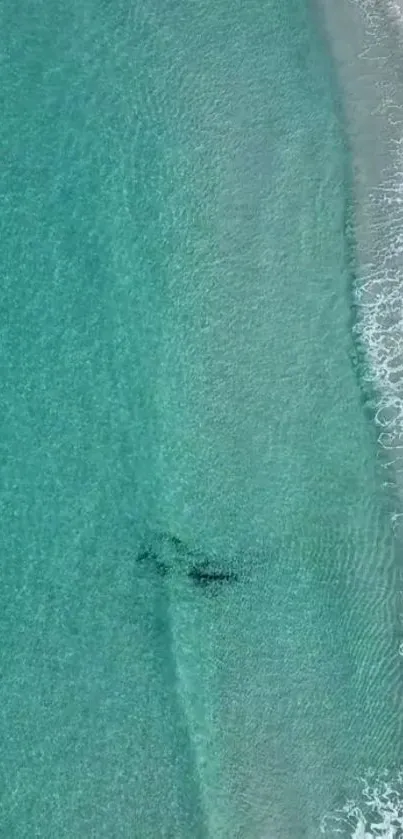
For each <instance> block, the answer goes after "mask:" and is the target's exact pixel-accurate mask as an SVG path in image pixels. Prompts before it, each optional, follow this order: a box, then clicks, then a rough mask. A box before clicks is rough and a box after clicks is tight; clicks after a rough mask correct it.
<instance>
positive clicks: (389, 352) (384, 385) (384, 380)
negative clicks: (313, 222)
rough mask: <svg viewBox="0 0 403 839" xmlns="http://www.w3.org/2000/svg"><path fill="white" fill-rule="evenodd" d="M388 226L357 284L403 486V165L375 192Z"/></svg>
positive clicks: (374, 378)
mask: <svg viewBox="0 0 403 839" xmlns="http://www.w3.org/2000/svg"><path fill="white" fill-rule="evenodd" d="M373 200H374V201H377V203H378V205H383V206H380V215H381V218H382V217H383V218H385V216H386V217H388V229H387V230H385V231H384V236H382V237H381V240H383V241H384V248H385V250H384V252H383V253H382V252H380V253H379V254H378V256H379V262H378V264H376V265H374V264H372V265H370V266H367V270H366V276H364V277H363V278H362V279H361V282H360V283H359V285H358V286H357V288H356V296H357V304H358V313H359V314H358V320H357V324H356V326H355V331H356V333H357V335H358V337H359V340H360V341H361V342H362V344H363V346H364V348H365V352H366V355H367V358H368V361H369V367H370V373H369V378H370V379H371V382H372V384H373V385H374V388H375V392H376V394H377V405H376V414H375V420H376V423H377V426H378V428H379V435H378V440H379V444H380V446H381V448H382V450H383V452H384V454H385V457H384V459H383V460H384V465H385V466H386V467H389V468H391V469H392V470H393V474H394V479H395V481H396V483H397V486H398V488H399V489H402V490H403V167H402V174H401V181H398V182H396V181H395V183H394V184H392V185H389V186H388V185H385V188H384V189H383V190H382V194H381V195H378V196H373Z"/></svg>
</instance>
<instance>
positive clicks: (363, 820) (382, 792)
mask: <svg viewBox="0 0 403 839" xmlns="http://www.w3.org/2000/svg"><path fill="white" fill-rule="evenodd" d="M361 783H362V789H361V794H360V796H359V798H358V800H352V801H346V803H345V804H344V806H342V807H341V808H340V809H339V810H336V811H335V812H334V813H330V814H327V815H326V816H325V817H324V818H323V819H322V823H321V827H320V829H321V833H322V835H323V836H325V837H326V839H331V837H334V836H338V837H345V839H402V837H403V773H398V774H397V775H396V776H395V777H394V778H393V777H390V776H389V775H388V774H387V773H386V772H385V774H384V776H383V777H382V778H374V777H371V775H369V777H367V778H366V779H365V778H363V779H362V780H361Z"/></svg>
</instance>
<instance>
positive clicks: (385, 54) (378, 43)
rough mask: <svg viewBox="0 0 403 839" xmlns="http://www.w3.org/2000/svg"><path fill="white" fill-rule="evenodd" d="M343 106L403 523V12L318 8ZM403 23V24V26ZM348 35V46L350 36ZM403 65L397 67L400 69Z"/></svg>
mask: <svg viewBox="0 0 403 839" xmlns="http://www.w3.org/2000/svg"><path fill="white" fill-rule="evenodd" d="M316 6H317V10H318V15H319V19H320V22H321V26H322V27H323V30H324V35H325V38H326V40H327V42H328V46H329V49H330V52H331V55H332V58H333V61H334V65H335V70H336V74H337V77H338V82H339V88H340V91H341V94H342V98H343V111H344V114H345V120H346V130H347V134H348V141H349V144H350V149H351V153H352V170H353V171H352V175H353V188H354V216H355V242H356V253H357V263H358V265H357V269H358V270H357V276H356V278H355V289H354V297H355V307H356V313H357V320H356V323H355V325H354V329H353V332H354V338H355V340H356V341H357V342H358V343H359V344H361V346H362V348H363V352H364V354H365V358H366V367H367V368H368V370H369V375H368V378H369V380H370V381H369V384H370V387H371V389H372V391H373V394H374V396H375V400H374V401H375V404H374V406H373V412H372V413H373V417H374V421H375V424H376V426H377V437H378V444H379V457H380V461H381V464H382V466H383V467H384V468H385V487H387V488H388V491H389V493H391V494H392V496H393V501H392V503H393V506H394V509H393V512H392V521H393V523H394V525H395V526H396V531H397V533H398V534H399V536H400V538H402V536H403V534H402V532H401V527H400V525H401V520H403V448H402V445H403V343H402V338H401V332H402V323H403V309H402V304H401V300H403V237H402V234H401V230H402V229H403V209H402V208H403V203H402V201H403V145H402V142H401V136H402V132H403V84H402V79H403V63H402V67H401V68H399V63H398V62H399V52H398V47H399V37H398V36H399V35H400V36H401V38H402V40H403V28H402V29H399V28H397V21H396V18H398V19H399V20H400V24H401V25H402V26H403V9H402V8H401V6H400V5H397V3H396V2H393V3H391V4H388V7H387V6H384V7H383V14H382V12H381V10H380V9H379V6H378V5H376V6H375V4H374V3H373V0H368V2H366V3H365V2H360V3H359V2H352V0H339V2H338V4H337V7H336V6H335V4H334V3H333V2H332V0H319V2H317V3H316ZM400 24H399V25H400ZM346 33H347V37H346ZM394 58H396V60H394Z"/></svg>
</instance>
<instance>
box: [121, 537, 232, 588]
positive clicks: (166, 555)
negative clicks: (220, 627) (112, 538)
mask: <svg viewBox="0 0 403 839" xmlns="http://www.w3.org/2000/svg"><path fill="white" fill-rule="evenodd" d="M137 562H140V563H148V564H149V565H152V566H153V567H154V568H155V569H156V570H157V572H158V573H159V574H160V576H161V577H165V576H166V575H167V574H169V573H170V572H172V571H174V570H177V569H179V570H181V569H182V570H183V572H184V573H185V574H186V576H187V577H188V578H189V579H190V580H191V581H192V583H193V584H194V585H195V586H197V587H199V588H208V587H210V586H212V587H217V586H218V585H222V584H225V583H234V582H238V581H239V577H238V574H236V573H235V572H234V571H228V570H226V569H223V568H217V567H216V565H215V563H213V562H212V560H211V559H209V558H208V557H207V556H206V555H205V554H204V553H203V552H202V551H197V550H192V549H191V548H189V546H188V545H186V544H185V543H184V542H183V541H182V540H181V539H179V538H178V537H177V536H175V535H172V534H170V533H160V534H158V535H157V537H156V538H154V540H150V543H149V544H147V545H143V546H142V547H141V549H140V551H139V553H138V554H137Z"/></svg>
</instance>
